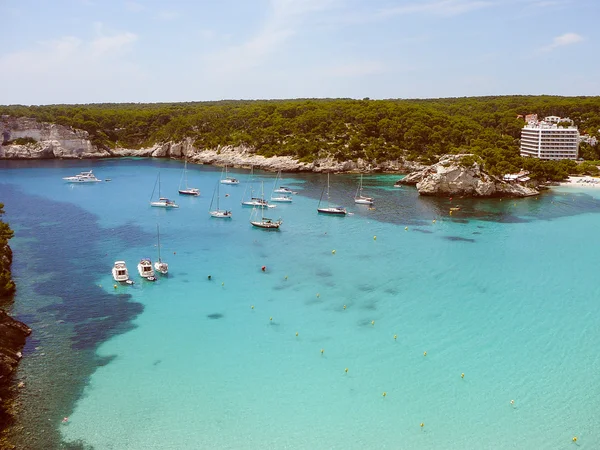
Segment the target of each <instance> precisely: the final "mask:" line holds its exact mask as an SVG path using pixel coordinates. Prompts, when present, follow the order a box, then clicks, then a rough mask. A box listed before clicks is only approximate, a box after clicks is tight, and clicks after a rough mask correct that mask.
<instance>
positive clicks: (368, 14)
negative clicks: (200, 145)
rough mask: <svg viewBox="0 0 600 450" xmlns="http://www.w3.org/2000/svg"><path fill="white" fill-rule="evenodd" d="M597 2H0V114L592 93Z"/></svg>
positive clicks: (596, 72)
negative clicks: (14, 108) (59, 106)
mask: <svg viewBox="0 0 600 450" xmlns="http://www.w3.org/2000/svg"><path fill="white" fill-rule="evenodd" d="M599 30H600V0H170V1H154V0H149V1H143V0H135V1H133V0H132V1H116V0H71V1H67V0H53V1H45V0H0V86H1V90H0V104H12V103H21V104H48V103H96V102H170V101H174V102H175V101H199V100H220V99H255V98H296V97H352V98H363V97H370V98H375V99H379V98H425V97H459V96H473V95H502V94H556V95H599V94H600V52H599V50H600V31H599Z"/></svg>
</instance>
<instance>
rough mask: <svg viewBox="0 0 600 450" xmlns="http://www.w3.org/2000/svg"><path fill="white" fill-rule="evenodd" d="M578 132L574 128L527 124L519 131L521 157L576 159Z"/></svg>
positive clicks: (542, 123)
mask: <svg viewBox="0 0 600 450" xmlns="http://www.w3.org/2000/svg"><path fill="white" fill-rule="evenodd" d="M578 151H579V131H578V130H577V127H575V126H568V127H559V126H557V125H556V123H549V122H546V121H542V122H533V121H532V122H529V123H528V124H527V125H525V126H524V127H523V129H522V130H521V156H531V157H533V158H539V159H577V153H578Z"/></svg>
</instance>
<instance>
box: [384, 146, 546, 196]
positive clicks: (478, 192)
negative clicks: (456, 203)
mask: <svg viewBox="0 0 600 450" xmlns="http://www.w3.org/2000/svg"><path fill="white" fill-rule="evenodd" d="M465 156H470V155H446V156H444V157H442V158H441V159H440V161H439V162H438V163H436V164H433V165H431V166H429V167H427V168H425V169H423V170H420V171H416V172H413V173H410V174H409V175H407V176H406V177H405V178H403V179H402V180H399V181H398V182H397V183H396V184H408V185H412V184H415V185H416V187H417V191H418V192H419V194H421V195H433V196H466V197H528V196H531V195H537V194H539V192H538V191H537V190H536V189H533V188H530V187H527V186H523V185H521V184H518V183H507V182H505V181H503V180H501V179H499V178H497V177H495V176H492V175H490V174H488V173H486V172H485V171H484V170H483V169H482V168H481V166H480V165H479V164H478V163H476V162H475V163H473V164H472V165H470V166H468V167H466V166H464V165H462V164H461V160H462V158H463V157H465Z"/></svg>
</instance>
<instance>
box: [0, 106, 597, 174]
mask: <svg viewBox="0 0 600 450" xmlns="http://www.w3.org/2000/svg"><path fill="white" fill-rule="evenodd" d="M530 113H536V114H538V115H539V116H540V117H544V116H546V115H558V116H562V117H570V118H571V119H573V120H574V122H575V124H576V125H577V126H578V127H579V130H580V132H581V133H582V134H583V133H588V134H591V135H594V136H598V135H599V131H598V130H599V129H600V97H553V96H505V97H472V98H450V99H432V100H369V99H363V100H351V99H297V100H257V101H220V102H199V103H170V104H91V105H48V106H31V107H25V106H0V114H9V115H12V116H17V117H18V116H27V117H35V118H37V119H38V120H41V121H46V122H55V123H60V124H63V125H68V126H73V127H75V128H81V129H84V130H86V131H88V132H89V133H90V136H91V137H92V141H93V143H94V144H96V145H99V146H102V147H105V148H113V147H115V146H119V147H128V148H137V147H142V146H147V145H151V144H154V143H157V142H164V141H169V140H172V141H179V140H181V139H183V138H191V139H193V140H194V142H195V146H196V147H198V148H214V147H216V146H218V145H241V144H246V145H249V146H252V147H254V148H255V149H256V150H257V152H258V153H259V154H262V155H265V156H272V155H291V156H295V157H297V158H299V159H301V160H304V161H311V160H313V159H315V158H316V157H322V156H327V155H331V156H333V157H335V158H336V159H338V160H347V159H353V160H355V159H357V158H363V159H366V160H370V161H378V162H381V161H384V160H393V159H398V158H400V157H403V158H406V159H409V160H418V161H421V162H425V163H429V162H434V161H436V160H437V158H438V157H439V156H440V155H443V154H446V153H459V152H460V153H465V152H471V153H475V154H476V155H478V156H480V157H481V158H482V160H483V161H484V163H485V165H486V169H487V170H488V171H490V172H492V173H497V174H500V173H507V172H512V171H516V170H518V169H520V168H525V169H528V170H530V171H532V172H533V173H534V175H536V176H538V177H540V178H548V179H558V178H562V177H564V176H565V175H566V174H567V173H569V172H577V171H580V172H581V171H584V172H585V171H589V172H591V173H593V172H594V171H596V170H597V169H596V168H595V166H594V165H592V164H583V165H579V166H577V164H575V163H574V162H572V161H571V162H568V161H564V162H560V163H558V162H542V161H538V160H535V159H529V160H525V159H523V158H521V157H520V156H519V148H518V145H519V144H518V139H519V138H520V131H521V128H522V127H523V125H524V124H525V122H524V120H523V118H522V116H524V115H526V114H530ZM580 153H581V156H582V157H584V158H585V159H588V160H600V148H598V146H595V147H590V146H583V147H582V149H581V151H580Z"/></svg>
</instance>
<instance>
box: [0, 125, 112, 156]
mask: <svg viewBox="0 0 600 450" xmlns="http://www.w3.org/2000/svg"><path fill="white" fill-rule="evenodd" d="M0 139H1V141H2V145H1V146H0V158H5V159H48V158H106V157H108V156H110V153H108V152H107V151H106V150H101V149H98V148H96V147H95V146H93V145H92V143H91V142H90V139H89V135H88V133H87V131H83V130H76V129H73V128H70V127H65V126H62V125H57V124H54V123H44V122H38V121H37V120H35V119H29V118H26V117H19V118H15V117H10V116H2V117H1V118H0ZM24 139H26V140H27V141H28V143H23V144H22V143H19V142H20V140H24Z"/></svg>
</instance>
